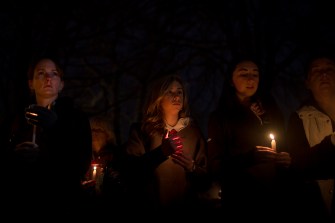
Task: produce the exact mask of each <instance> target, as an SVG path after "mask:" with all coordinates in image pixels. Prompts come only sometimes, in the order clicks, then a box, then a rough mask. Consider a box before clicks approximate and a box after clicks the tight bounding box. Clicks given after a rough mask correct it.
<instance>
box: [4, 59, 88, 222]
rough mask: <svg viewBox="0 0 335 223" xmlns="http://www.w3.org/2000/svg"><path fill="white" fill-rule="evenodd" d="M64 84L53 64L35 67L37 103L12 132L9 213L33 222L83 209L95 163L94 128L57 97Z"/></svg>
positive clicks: (31, 72)
mask: <svg viewBox="0 0 335 223" xmlns="http://www.w3.org/2000/svg"><path fill="white" fill-rule="evenodd" d="M63 78H64V73H63V71H62V69H61V68H60V67H59V65H58V63H56V61H55V60H53V59H50V58H42V59H39V60H37V61H36V62H34V63H32V64H31V66H30V68H29V71H28V83H29V87H30V89H31V91H32V93H33V97H32V100H31V101H30V102H29V104H28V105H27V107H26V109H25V111H22V112H20V113H18V114H19V115H18V116H17V119H16V120H15V122H14V123H13V125H12V128H11V130H10V132H11V134H10V135H11V138H10V140H9V146H8V149H7V150H8V156H9V157H8V159H7V161H8V165H9V166H10V168H8V173H7V174H8V178H9V180H8V181H7V183H8V185H7V186H8V187H9V190H8V191H9V193H8V199H9V201H8V203H7V204H6V207H12V208H13V209H16V210H21V211H27V212H29V213H30V214H31V215H33V216H34V214H36V215H38V213H40V211H41V210H43V211H45V213H49V212H50V213H54V214H56V215H59V214H65V213H69V214H71V213H72V212H73V211H74V210H76V209H78V207H79V205H82V204H83V203H82V202H83V200H81V198H82V186H81V179H82V178H83V177H84V176H85V173H86V172H87V170H88V168H89V166H90V161H91V154H92V148H91V145H92V142H91V140H92V136H91V128H90V122H89V119H88V117H87V116H86V114H85V113H83V112H82V111H80V110H78V109H77V108H75V106H74V103H73V101H72V100H71V99H69V98H66V97H60V96H59V93H60V92H61V91H62V89H63V87H64V79H63ZM73 206H76V208H73ZM79 209H80V208H79Z"/></svg>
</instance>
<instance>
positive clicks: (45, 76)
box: [44, 72, 55, 79]
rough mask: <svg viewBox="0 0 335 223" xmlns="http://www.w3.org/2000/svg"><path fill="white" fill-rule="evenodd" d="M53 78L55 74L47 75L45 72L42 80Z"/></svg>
mask: <svg viewBox="0 0 335 223" xmlns="http://www.w3.org/2000/svg"><path fill="white" fill-rule="evenodd" d="M54 76H55V74H54V73H52V72H51V73H47V72H46V73H44V78H45V79H47V78H49V79H50V78H53V77H54Z"/></svg>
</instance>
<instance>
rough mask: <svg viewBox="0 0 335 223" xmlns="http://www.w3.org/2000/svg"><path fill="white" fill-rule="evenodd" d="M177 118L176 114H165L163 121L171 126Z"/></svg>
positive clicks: (175, 122)
mask: <svg viewBox="0 0 335 223" xmlns="http://www.w3.org/2000/svg"><path fill="white" fill-rule="evenodd" d="M178 120H179V117H178V114H177V115H169V116H165V123H166V124H167V125H169V126H171V127H173V126H175V125H176V124H177V122H178Z"/></svg>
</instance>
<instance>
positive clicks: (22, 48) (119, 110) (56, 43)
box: [0, 0, 335, 143]
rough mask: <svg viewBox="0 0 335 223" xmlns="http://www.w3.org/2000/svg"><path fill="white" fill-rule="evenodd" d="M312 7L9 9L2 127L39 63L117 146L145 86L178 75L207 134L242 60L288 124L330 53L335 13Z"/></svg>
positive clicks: (145, 0)
mask: <svg viewBox="0 0 335 223" xmlns="http://www.w3.org/2000/svg"><path fill="white" fill-rule="evenodd" d="M331 3H332V2H331V1H320V0H318V1H312V0H301V1H295V0H280V1H279V0H272V1H270V0H265V1H261V0H254V1H247V0H245V1H241V0H221V1H210V0H207V1H206V0H190V1H188V0H184V1H177V0H165V1H163V0H139V1H135V0H114V1H68V2H66V3H60V2H58V1H54V3H50V2H49V3H45V2H44V3H43V2H41V3H34V2H31V1H26V2H22V3H7V5H6V7H4V8H3V9H1V11H0V27H1V34H0V44H1V46H0V73H1V79H0V91H1V93H0V121H1V126H2V127H3V128H5V127H4V126H5V123H6V122H9V120H11V118H12V116H13V114H14V113H15V112H16V111H17V110H18V109H22V108H23V106H25V102H26V100H27V99H28V97H29V90H28V84H27V78H26V73H27V68H28V64H29V62H30V60H31V59H32V58H33V57H35V56H37V55H44V54H46V55H48V54H53V55H56V56H57V57H58V58H60V60H61V62H62V67H63V68H64V70H65V73H66V79H65V89H64V91H63V93H62V94H64V95H67V96H70V97H71V98H73V99H74V100H75V103H76V105H77V106H78V107H80V108H81V109H82V110H84V111H85V112H87V113H88V114H89V115H90V116H93V115H100V114H101V115H106V116H107V117H108V118H109V119H110V121H111V123H112V124H113V126H114V131H115V134H116V136H117V140H118V143H123V142H124V141H125V140H126V138H127V135H128V130H129V126H130V124H131V123H132V122H133V121H136V120H139V119H140V118H141V108H142V105H143V103H144V100H145V98H146V95H147V90H148V89H147V86H148V85H149V84H150V82H151V81H152V80H154V79H155V78H157V77H159V76H162V75H167V74H170V73H175V72H178V73H181V75H182V77H183V79H184V80H185V81H186V83H187V89H188V93H189V96H190V105H191V109H192V115H193V116H194V117H195V118H196V119H197V120H198V121H199V123H200V124H201V125H202V128H203V131H204V134H205V135H206V131H207V130H206V125H207V118H208V115H209V113H210V112H211V111H212V110H213V109H214V108H215V107H216V106H217V102H218V99H219V97H220V94H221V91H222V84H223V81H224V75H225V71H226V67H227V64H229V62H230V61H231V59H232V58H233V57H234V56H235V55H237V54H240V53H253V54H255V55H256V56H257V57H259V58H260V60H261V69H262V70H261V72H262V73H261V75H262V77H261V78H262V86H263V89H264V90H265V91H266V92H268V93H269V94H272V95H273V96H274V98H275V100H276V101H277V103H278V104H279V106H280V108H281V109H282V112H283V113H284V115H285V117H286V118H287V117H288V115H289V114H290V113H291V112H293V111H294V109H295V108H296V107H297V106H298V105H299V103H300V102H301V101H302V100H303V99H304V98H305V97H306V90H305V89H304V85H303V78H304V68H305V65H306V64H305V63H306V60H307V58H308V56H309V55H311V54H313V53H315V52H318V51H320V52H323V51H328V52H331V53H332V52H333V51H334V49H335V44H334V37H335V29H334V21H335V19H334V8H333V7H332V6H331Z"/></svg>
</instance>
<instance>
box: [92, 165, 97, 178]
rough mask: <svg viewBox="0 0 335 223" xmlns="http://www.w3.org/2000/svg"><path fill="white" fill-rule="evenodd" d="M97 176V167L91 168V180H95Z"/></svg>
mask: <svg viewBox="0 0 335 223" xmlns="http://www.w3.org/2000/svg"><path fill="white" fill-rule="evenodd" d="M96 176H97V165H94V166H93V173H92V180H95V178H96Z"/></svg>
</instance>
